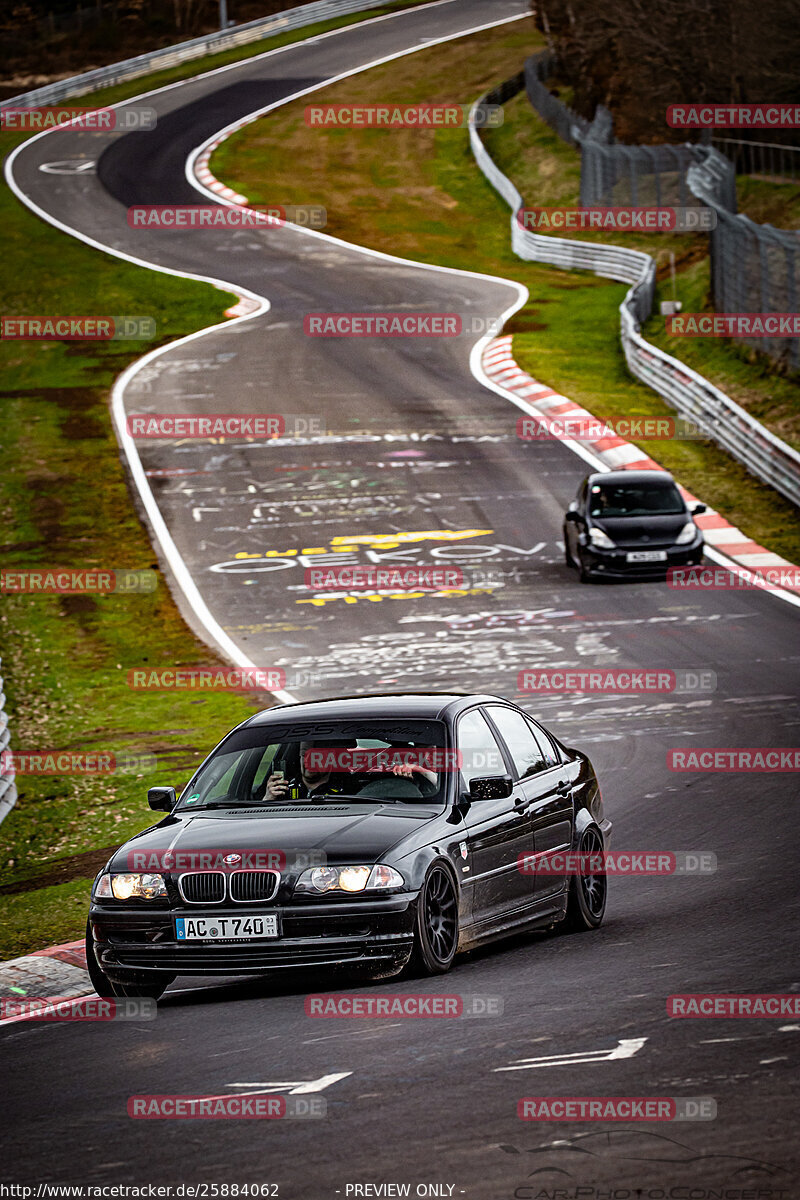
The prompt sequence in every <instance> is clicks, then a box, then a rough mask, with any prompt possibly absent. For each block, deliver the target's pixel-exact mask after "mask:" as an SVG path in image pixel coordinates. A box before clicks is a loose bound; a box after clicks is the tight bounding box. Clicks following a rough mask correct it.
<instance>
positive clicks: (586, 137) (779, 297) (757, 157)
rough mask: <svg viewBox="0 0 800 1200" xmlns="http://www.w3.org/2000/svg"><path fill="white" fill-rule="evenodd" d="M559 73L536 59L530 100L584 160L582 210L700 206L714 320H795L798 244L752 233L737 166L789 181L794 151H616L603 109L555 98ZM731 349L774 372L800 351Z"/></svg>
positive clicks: (759, 341) (529, 68) (787, 235)
mask: <svg viewBox="0 0 800 1200" xmlns="http://www.w3.org/2000/svg"><path fill="white" fill-rule="evenodd" d="M555 66H556V59H555V57H554V56H553V55H552V54H550V53H549V52H548V51H542V52H540V53H539V54H534V55H532V56H531V57H530V58H529V59H527V61H526V63H525V87H526V91H527V93H528V99H529V100H530V102H531V104H532V105H533V107H534V108H535V109H536V111H537V112H538V113H539V116H540V117H542V119H543V120H544V121H546V122H547V124H548V125H549V126H550V127H551V129H553V130H554V131H555V132H556V133H557V134H558V136H559V137H560V138H561V139H562V140H563V141H565V142H568V143H569V144H570V145H573V146H577V147H579V148H580V152H581V204H583V205H585V206H587V207H591V206H594V205H598V206H600V207H603V206H606V205H629V204H634V205H640V204H644V205H662V204H664V205H677V206H680V207H686V206H688V205H705V206H706V207H708V208H711V209H713V210H714V211H715V212H716V214H717V224H716V228H715V229H714V230H713V231H712V232H711V238H710V245H709V257H710V260H711V292H712V295H713V297H714V306H715V308H716V309H717V311H718V312H728V313H739V312H750V313H787V312H797V301H798V296H799V295H800V237H798V234H797V233H796V232H795V231H789V230H785V229H776V228H774V226H772V225H758V224H756V223H755V222H754V221H751V220H749V218H748V217H745V216H737V211H736V208H737V206H736V163H735V162H734V161H732V159H737V160H738V161H739V162H741V163H742V164H745V163H747V164H749V165H752V164H753V163H756V164H757V165H762V166H763V165H764V163H765V162H766V161H767V158H766V157H765V156H768V161H769V163H770V164H771V165H772V168H773V169H776V168H781V169H783V170H785V171H793V170H795V169H796V168H797V164H796V162H795V161H794V160H798V159H800V150H798V149H797V148H793V147H791V146H784V147H782V146H780V145H778V144H774V145H767V144H762V143H757V142H752V143H748V142H745V141H741V140H738V139H728V140H725V141H724V142H722V141H719V140H718V139H714V142H715V145H724V146H725V148H726V154H727V152H728V148H730V147H733V148H735V149H737V150H738V151H739V152H740V153H739V154H738V155H734V154H728V156H727V157H726V154H722V153H720V151H719V150H718V149H715V148H714V147H712V146H711V145H709V144H707V143H703V144H700V145H698V144H695V143H691V144H690V143H688V142H686V143H684V144H683V145H670V144H662V145H656V146H628V145H623V144H622V143H619V142H615V141H614V138H613V121H612V118H611V114H610V113H609V112H608V110H607V109H605V108H603V107H602V106H599V107H598V109H597V112H596V113H595V116H594V120H593V121H592V122H591V123H590V122H588V121H587V120H585V118H583V117H581V116H579V115H578V114H577V113H575V112H573V111H572V109H571V108H568V107H567V106H566V105H565V104H563V103H562V102H561V101H560V100H559V99H558V98H557V97H556V96H553V95H551V93H550V91H549V90H548V88H547V86H546V84H545V80H546V79H547V78H548V77H549V75H550V74H551V73H552V72H553V70H554V69H555ZM734 336H735V338H736V340H737V341H741V342H744V343H745V345H749V346H755V347H756V348H757V349H758V350H760V351H761V352H762V353H763V354H767V355H769V357H770V358H772V359H774V360H775V361H776V362H779V363H781V364H784V365H786V366H788V367H789V368H790V369H791V370H793V371H796V370H797V369H798V368H800V342H799V341H798V340H797V338H790V337H780V336H775V337H760V338H748V337H744V336H743V335H739V334H736V335H734Z"/></svg>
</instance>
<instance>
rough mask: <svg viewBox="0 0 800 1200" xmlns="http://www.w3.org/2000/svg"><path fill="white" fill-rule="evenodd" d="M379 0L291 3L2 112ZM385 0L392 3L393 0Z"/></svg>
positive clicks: (49, 89)
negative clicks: (265, 14)
mask: <svg viewBox="0 0 800 1200" xmlns="http://www.w3.org/2000/svg"><path fill="white" fill-rule="evenodd" d="M380 2H381V0H313V2H312V3H311V4H301V5H299V6H298V7H297V8H287V9H286V11H285V12H282V13H276V14H273V16H271V17H260V18H259V19H258V20H257V21H248V22H247V23H246V24H245V25H238V26H235V27H234V28H232V29H224V30H220V31H219V32H218V33H208V34H206V35H205V36H204V37H199V38H192V40H191V41H188V42H179V43H178V44H177V45H175V46H165V47H164V48H163V49H162V50H153V51H152V52H151V53H150V54H139V55H137V56H136V58H127V59H124V60H123V61H122V62H118V63H109V65H108V66H107V67H98V68H97V69H96V70H94V71H86V72H85V73H84V74H83V75H73V76H71V77H70V78H69V79H61V80H59V81H58V82H57V83H50V84H47V85H46V86H45V87H40V88H36V89H35V90H34V91H32V92H24V93H23V94H22V95H20V96H11V97H10V98H9V99H7V100H3V101H0V111H1V110H2V109H4V108H33V107H34V106H35V105H38V104H59V103H60V102H61V101H62V100H69V99H70V98H71V97H73V96H83V95H86V94H88V93H89V92H97V91H99V90H100V89H101V88H105V87H111V86H113V85H114V84H117V83H124V82H125V80H127V79H137V78H139V76H141V75H149V74H150V73H151V72H152V71H163V70H167V69H168V68H169V67H176V66H178V64H179V63H184V62H190V61H191V60H192V59H193V58H203V57H204V56H205V55H207V54H219V53H220V51H222V50H231V49H234V48H235V47H236V46H246V45H247V44H248V43H249V42H257V41H259V39H260V38H264V37H269V36H270V35H271V34H273V33H285V32H286V31H288V30H290V29H301V28H302V27H303V26H304V25H313V24H315V23H316V22H317V21H328V20H330V19H331V18H332V17H341V16H347V15H348V14H349V13H356V12H363V11H364V10H366V9H369V8H377V7H378V5H379V3H380ZM383 2H384V3H389V4H391V3H393V2H395V0H383Z"/></svg>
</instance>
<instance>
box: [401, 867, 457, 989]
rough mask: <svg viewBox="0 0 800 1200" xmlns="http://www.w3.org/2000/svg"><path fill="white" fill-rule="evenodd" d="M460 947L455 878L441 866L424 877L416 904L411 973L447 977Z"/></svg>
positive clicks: (410, 962) (410, 963)
mask: <svg viewBox="0 0 800 1200" xmlns="http://www.w3.org/2000/svg"><path fill="white" fill-rule="evenodd" d="M457 948H458V895H457V893H456V885H455V883H454V882H453V877H452V875H451V874H450V872H449V871H448V870H447V868H446V867H444V866H442V864H441V863H435V864H434V865H433V867H431V869H430V871H429V872H428V874H427V875H426V876H425V882H424V883H423V885H422V887H421V888H420V892H419V900H418V901H417V919H416V928H415V931H414V950H413V953H412V955H411V959H410V961H409V968H410V971H411V973H413V974H419V975H444V974H445V972H447V971H449V970H450V968H451V966H452V965H453V959H454V958H455V956H456V950H457Z"/></svg>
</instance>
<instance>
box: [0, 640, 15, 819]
mask: <svg viewBox="0 0 800 1200" xmlns="http://www.w3.org/2000/svg"><path fill="white" fill-rule="evenodd" d="M2 661H3V660H2V659H0V663H2ZM9 740H10V737H9V732H8V713H7V712H6V696H5V692H4V691H3V676H2V675H0V821H2V820H3V819H4V818H5V817H7V816H8V814H9V813H10V812H11V809H12V808H13V807H14V805H15V804H16V803H17V786H16V784H15V783H14V768H13V767H11V766H8V767H7V766H6V763H5V751H6V750H8V744H9Z"/></svg>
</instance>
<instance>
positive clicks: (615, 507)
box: [589, 483, 685, 518]
mask: <svg viewBox="0 0 800 1200" xmlns="http://www.w3.org/2000/svg"><path fill="white" fill-rule="evenodd" d="M684 511H685V505H684V503H683V500H682V499H681V494H680V492H679V491H678V489H677V488H676V487H675V484H674V483H638V484H636V483H613V484H608V483H595V484H592V486H591V488H590V489H589V515H590V516H592V517H601V518H602V517H651V516H657V517H669V516H679V515H680V514H681V513H682V512H684Z"/></svg>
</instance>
